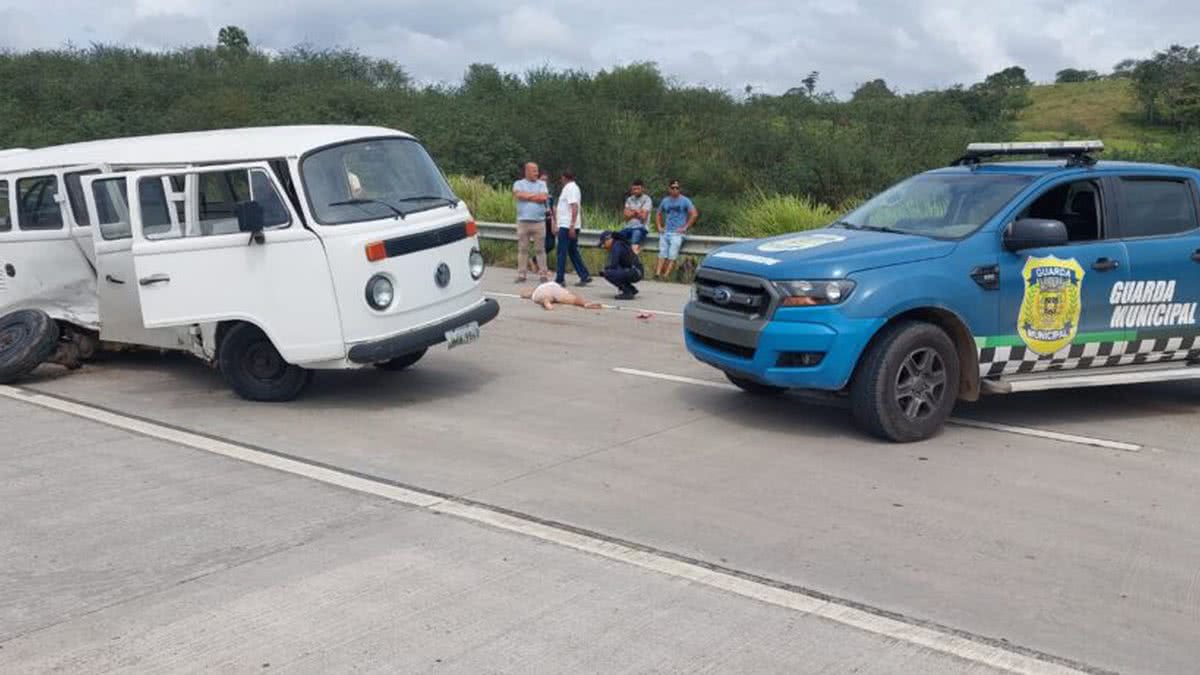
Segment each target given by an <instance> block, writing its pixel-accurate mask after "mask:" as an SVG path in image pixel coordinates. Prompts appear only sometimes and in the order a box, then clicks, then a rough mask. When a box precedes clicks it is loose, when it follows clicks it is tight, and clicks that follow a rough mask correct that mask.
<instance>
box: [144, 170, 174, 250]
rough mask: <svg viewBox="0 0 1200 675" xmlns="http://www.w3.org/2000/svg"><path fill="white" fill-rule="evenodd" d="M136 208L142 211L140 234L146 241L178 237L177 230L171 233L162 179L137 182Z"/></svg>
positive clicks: (168, 210)
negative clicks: (138, 207)
mask: <svg viewBox="0 0 1200 675" xmlns="http://www.w3.org/2000/svg"><path fill="white" fill-rule="evenodd" d="M138 206H140V207H141V209H142V233H143V234H144V235H145V236H146V238H147V239H166V238H170V237H172V236H179V230H178V228H176V229H175V231H174V233H172V227H171V225H172V223H171V214H170V204H169V203H168V202H167V191H166V190H165V189H163V179H162V178H159V177H155V178H143V179H141V180H139V181H138Z"/></svg>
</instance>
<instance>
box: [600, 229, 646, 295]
mask: <svg viewBox="0 0 1200 675" xmlns="http://www.w3.org/2000/svg"><path fill="white" fill-rule="evenodd" d="M600 246H601V248H604V249H607V250H608V262H607V263H606V264H605V265H604V270H603V272H601V274H602V275H603V276H604V278H605V279H607V280H608V282H609V283H610V284H612V285H613V286H616V287H617V291H619V292H618V293H617V300H632V299H633V297H634V296H635V295H637V294H638V289H637V286H634V284H635V283H637V282H639V281H641V280H642V279H643V278H644V277H645V276H646V270H645V268H643V267H642V261H641V259H640V258H638V255H637V254H636V253H634V252H633V246H632V245H631V244H630V243H629V241H628V240H626V239H625V238H624V237H622V236H620V235H619V234H614V233H612V232H602V233H601V234H600Z"/></svg>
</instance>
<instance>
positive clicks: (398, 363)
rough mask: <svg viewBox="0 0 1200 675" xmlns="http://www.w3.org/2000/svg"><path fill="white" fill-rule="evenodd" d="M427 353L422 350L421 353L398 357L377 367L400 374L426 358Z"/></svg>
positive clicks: (378, 364) (377, 364) (382, 362)
mask: <svg viewBox="0 0 1200 675" xmlns="http://www.w3.org/2000/svg"><path fill="white" fill-rule="evenodd" d="M426 351H427V350H425V349H422V350H421V351H417V352H411V353H409V354H405V355H404V356H397V357H396V358H394V359H392V360H390V361H381V362H380V363H376V364H375V367H376V368H378V369H380V370H386V371H388V372H392V373H394V372H398V371H401V370H404V369H405V368H408V367H409V366H412V365H413V364H414V363H416V362H417V361H420V360H421V357H422V356H425V352H426Z"/></svg>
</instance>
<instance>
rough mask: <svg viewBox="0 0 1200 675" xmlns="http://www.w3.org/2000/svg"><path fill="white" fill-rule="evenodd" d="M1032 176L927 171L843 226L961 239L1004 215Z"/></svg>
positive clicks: (850, 217) (873, 201)
mask: <svg viewBox="0 0 1200 675" xmlns="http://www.w3.org/2000/svg"><path fill="white" fill-rule="evenodd" d="M1032 180H1033V177H1032V176H1020V175H1002V174H992V175H980V174H977V173H972V174H965V175H964V174H922V175H919V176H914V177H912V178H909V179H908V180H906V181H903V182H901V183H898V184H896V185H894V186H892V187H891V188H888V189H887V190H885V191H884V192H881V193H880V194H878V195H876V196H875V197H874V198H872V199H871V200H870V201H868V202H867V203H866V204H863V205H862V206H860V207H858V208H857V209H855V210H854V211H851V212H850V213H849V214H847V215H846V216H845V217H844V218H842V219H841V220H840V221H838V225H840V226H842V227H848V228H851V229H864V230H882V231H886V232H900V233H903V234H917V235H922V236H926V237H935V238H938V239H959V238H962V237H965V236H967V235H969V234H971V233H972V232H974V231H975V230H977V229H979V227H980V226H982V225H983V224H984V223H986V222H987V221H988V220H989V219H991V217H992V216H994V215H996V214H997V213H999V211H1000V209H1002V208H1004V205H1005V204H1007V203H1008V202H1009V201H1011V200H1012V198H1013V197H1015V196H1016V195H1017V193H1018V192H1020V191H1021V190H1022V189H1023V188H1024V187H1025V186H1026V185H1029V183H1030V182H1031V181H1032Z"/></svg>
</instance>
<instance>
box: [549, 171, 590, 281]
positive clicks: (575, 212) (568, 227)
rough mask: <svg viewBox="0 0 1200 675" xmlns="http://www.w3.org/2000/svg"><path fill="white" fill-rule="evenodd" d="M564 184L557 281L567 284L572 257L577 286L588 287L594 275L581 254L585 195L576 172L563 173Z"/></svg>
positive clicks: (558, 212) (560, 201) (558, 211)
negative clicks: (580, 241) (577, 276)
mask: <svg viewBox="0 0 1200 675" xmlns="http://www.w3.org/2000/svg"><path fill="white" fill-rule="evenodd" d="M562 184H563V187H562V191H561V192H559V193H558V208H557V209H556V215H555V218H556V219H557V220H558V268H557V272H558V273H557V275H556V276H555V281H557V282H558V283H559V285H562V284H564V283H566V277H567V256H570V258H571V264H572V265H573V266H574V267H575V273H576V274H578V275H579V283H577V284H576V286H587V285H588V284H590V283H592V274H591V272H588V268H587V265H586V264H584V262H583V256H582V255H580V254H579V230H581V229H583V193H581V192H580V191H579V185H578V184H577V183H576V182H575V172H574V171H572V170H570V169H567V170H565V171H563V172H562Z"/></svg>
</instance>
